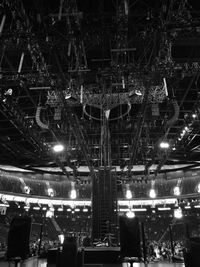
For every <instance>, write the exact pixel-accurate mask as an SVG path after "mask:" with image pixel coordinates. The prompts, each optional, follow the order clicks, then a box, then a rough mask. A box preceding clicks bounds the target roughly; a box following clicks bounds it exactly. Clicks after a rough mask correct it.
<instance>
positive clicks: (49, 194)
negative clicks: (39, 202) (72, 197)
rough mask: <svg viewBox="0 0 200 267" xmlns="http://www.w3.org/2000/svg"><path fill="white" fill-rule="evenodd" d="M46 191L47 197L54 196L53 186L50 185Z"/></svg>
mask: <svg viewBox="0 0 200 267" xmlns="http://www.w3.org/2000/svg"><path fill="white" fill-rule="evenodd" d="M47 192H48V196H49V197H54V196H55V194H54V190H53V188H51V187H50V188H48V189H47Z"/></svg>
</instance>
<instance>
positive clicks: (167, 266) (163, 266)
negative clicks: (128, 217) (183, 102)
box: [0, 259, 185, 267]
mask: <svg viewBox="0 0 200 267" xmlns="http://www.w3.org/2000/svg"><path fill="white" fill-rule="evenodd" d="M0 266H1V267H8V266H9V264H8V262H5V261H0ZM53 266H54V267H55V265H47V260H45V259H39V260H38V265H37V266H35V267H53ZM10 267H14V265H13V264H10ZM83 267H128V265H127V263H124V264H84V265H83ZM133 267H185V265H184V263H168V262H152V263H148V264H147V265H145V264H144V263H137V262H136V263H134V264H133Z"/></svg>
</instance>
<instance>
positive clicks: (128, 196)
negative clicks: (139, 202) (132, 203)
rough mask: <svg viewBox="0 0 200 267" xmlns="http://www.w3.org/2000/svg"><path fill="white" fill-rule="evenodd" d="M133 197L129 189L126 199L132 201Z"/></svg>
mask: <svg viewBox="0 0 200 267" xmlns="http://www.w3.org/2000/svg"><path fill="white" fill-rule="evenodd" d="M132 197H133V196H132V192H131V190H130V189H127V190H126V199H131V198H132Z"/></svg>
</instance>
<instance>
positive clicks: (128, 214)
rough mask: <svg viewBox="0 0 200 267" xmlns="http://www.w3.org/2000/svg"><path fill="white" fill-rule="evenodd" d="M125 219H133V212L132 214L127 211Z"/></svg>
mask: <svg viewBox="0 0 200 267" xmlns="http://www.w3.org/2000/svg"><path fill="white" fill-rule="evenodd" d="M126 217H128V218H129V219H131V218H134V217H135V212H133V211H131V210H129V211H127V213H126Z"/></svg>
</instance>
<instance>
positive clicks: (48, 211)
mask: <svg viewBox="0 0 200 267" xmlns="http://www.w3.org/2000/svg"><path fill="white" fill-rule="evenodd" d="M53 216H54V212H53V211H52V210H47V212H46V218H52V217H53Z"/></svg>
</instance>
